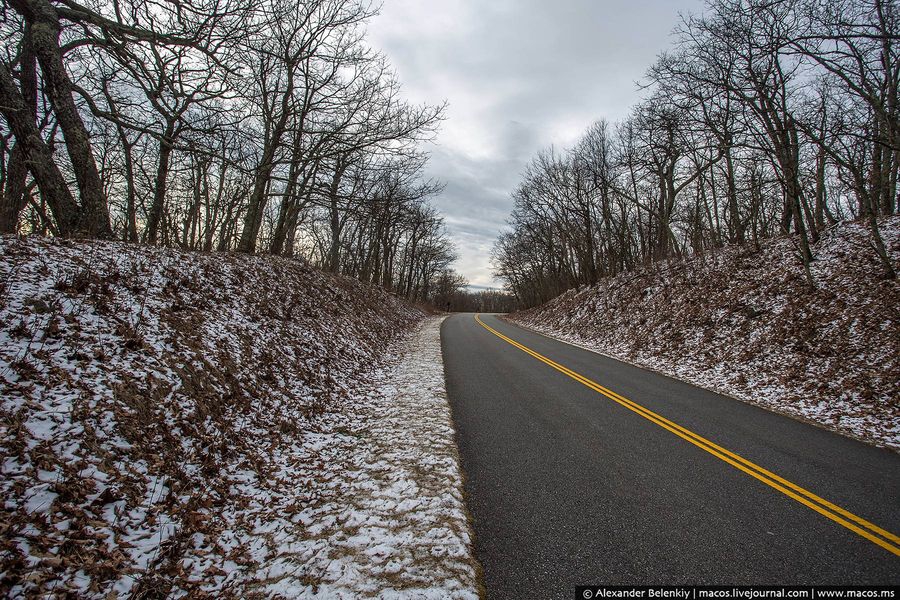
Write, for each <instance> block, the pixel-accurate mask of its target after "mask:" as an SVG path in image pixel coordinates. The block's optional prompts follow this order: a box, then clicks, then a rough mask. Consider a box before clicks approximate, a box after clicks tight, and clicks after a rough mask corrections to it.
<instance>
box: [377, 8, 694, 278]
mask: <svg viewBox="0 0 900 600" xmlns="http://www.w3.org/2000/svg"><path fill="white" fill-rule="evenodd" d="M383 1H384V4H383V7H382V10H381V14H380V15H379V16H377V17H376V18H375V19H374V20H373V21H372V22H371V24H370V26H369V41H370V43H371V44H372V45H373V46H374V47H376V48H378V49H380V50H381V51H383V52H384V53H385V54H386V55H387V56H388V58H389V60H390V62H391V63H392V65H393V66H394V68H395V70H396V71H397V73H398V75H399V79H400V81H401V83H402V85H403V90H404V95H405V96H406V97H407V98H408V99H409V100H411V101H413V102H417V103H421V102H428V103H431V104H436V103H440V102H442V101H444V100H446V101H448V102H449V109H448V112H447V115H446V116H447V119H446V121H445V122H444V123H443V125H442V127H441V131H440V134H439V136H438V138H437V140H436V143H435V144H434V145H432V146H431V147H430V152H431V161H430V163H429V167H428V175H429V176H431V177H434V178H436V179H439V180H441V181H443V182H445V183H446V186H447V187H446V189H445V190H444V192H443V193H442V194H441V195H440V196H439V197H437V198H435V199H434V200H433V203H434V205H435V206H436V207H437V208H438V210H440V211H441V212H442V213H443V215H444V218H445V220H446V223H447V227H448V229H449V231H450V235H451V237H452V239H453V241H454V242H455V244H456V247H457V249H458V251H459V254H460V259H459V261H458V262H457V263H456V265H455V267H456V269H457V270H458V271H459V272H461V273H462V274H463V275H465V276H466V277H467V278H468V279H469V282H470V283H471V284H473V285H479V286H496V287H500V285H501V282H499V281H497V280H495V279H494V278H493V277H492V275H491V269H490V264H489V258H490V250H491V246H492V244H493V242H494V239H495V238H496V236H497V234H498V233H499V232H500V230H501V229H502V228H503V226H504V223H505V221H506V218H507V217H508V215H509V212H510V210H511V209H512V201H511V199H510V192H511V191H512V190H513V189H514V188H515V186H516V183H517V182H518V179H519V176H520V174H521V173H522V170H523V168H524V166H525V165H526V164H527V163H528V161H529V160H530V159H531V157H532V156H534V154H535V153H537V152H538V151H539V150H540V149H541V148H545V147H548V146H550V145H551V144H553V145H556V146H558V147H565V146H568V145H570V144H571V143H573V142H574V141H575V140H576V139H577V138H578V137H579V135H580V134H581V132H583V131H584V130H585V129H586V128H587V126H588V125H589V124H590V123H591V122H593V121H595V120H597V119H600V118H605V119H607V120H610V121H616V120H619V119H621V118H623V117H625V116H626V115H627V114H628V110H629V107H631V106H632V105H633V104H634V103H635V102H637V101H638V99H639V98H640V92H639V90H638V89H637V87H636V85H635V84H636V82H637V81H638V80H640V79H641V78H642V77H643V75H644V73H645V72H646V69H647V68H648V67H649V66H650V64H651V63H652V62H653V60H654V59H655V57H656V55H657V54H658V53H659V52H661V51H662V50H664V49H666V48H667V47H668V46H669V44H670V41H671V36H670V32H671V30H672V28H673V27H674V26H675V25H676V24H677V23H678V21H679V14H680V13H682V14H683V13H691V12H699V11H700V9H701V8H702V4H701V1H700V0H677V1H676V0H383Z"/></svg>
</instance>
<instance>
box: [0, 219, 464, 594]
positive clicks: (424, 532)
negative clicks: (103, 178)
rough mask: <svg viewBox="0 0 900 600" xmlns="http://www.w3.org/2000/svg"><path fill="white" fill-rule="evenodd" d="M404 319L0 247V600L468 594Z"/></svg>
mask: <svg viewBox="0 0 900 600" xmlns="http://www.w3.org/2000/svg"><path fill="white" fill-rule="evenodd" d="M422 318H423V315H422V313H421V312H419V311H418V310H415V309H413V308H411V307H409V306H408V305H406V304H404V303H403V302H401V301H399V300H397V299H396V298H394V297H393V296H391V295H389V294H387V293H385V292H383V291H381V290H379V289H373V288H370V287H367V286H364V285H362V284H360V283H358V282H356V281H353V280H350V279H346V278H341V277H335V276H331V275H327V274H324V273H321V272H319V271H316V270H315V269H312V268H310V267H308V266H307V265H305V264H304V263H302V261H297V260H289V259H281V258H274V257H261V256H241V255H231V254H202V253H185V252H178V251H175V250H171V249H162V248H147V247H141V246H136V245H128V244H119V243H113V242H73V241H66V240H46V239H40V238H26V239H19V238H15V237H11V236H3V237H0V503H2V504H0V593H4V594H6V595H9V596H13V597H15V596H23V595H28V596H48V597H53V596H64V595H66V594H74V595H77V596H79V597H90V598H106V597H115V596H130V595H135V596H141V597H143V596H159V597H164V596H165V597H183V596H186V595H190V596H191V597H196V598H203V597H214V598H228V597H234V598H238V597H240V598H244V597H254V596H256V597H294V596H304V595H306V596H314V595H318V596H319V597H348V598H349V597H365V596H378V595H380V596H383V597H391V596H397V597H400V596H412V597H429V596H431V597H436V596H438V595H440V596H447V595H454V594H455V595H456V596H457V597H472V596H474V595H475V591H474V590H475V575H474V573H475V566H474V563H473V560H472V558H471V552H470V549H469V537H468V536H469V533H468V529H467V526H466V520H465V514H464V512H463V508H462V503H461V497H460V493H461V492H460V484H459V471H458V467H457V464H456V459H455V454H454V453H453V452H454V451H453V446H452V444H453V441H452V431H451V430H450V428H449V420H448V419H447V417H446V413H447V411H448V408H447V403H446V399H445V397H444V396H443V387H442V385H443V384H442V381H443V379H442V377H443V371H442V368H441V363H440V354H439V351H438V350H436V349H437V348H438V347H437V346H435V345H434V344H436V343H437V342H436V341H434V340H435V339H436V335H437V334H436V329H435V327H436V325H435V323H434V322H433V321H430V322H429V323H428V324H427V325H426V326H425V328H424V329H421V330H420V332H419V333H418V334H417V336H418V337H415V338H412V341H410V342H407V341H406V340H408V339H410V338H409V337H408V332H409V331H410V328H414V327H416V324H417V323H419V322H421V320H422ZM429 336H432V337H429ZM406 343H410V344H412V346H410V347H409V348H407V347H406V346H404V344H406ZM429 344H431V345H429ZM435 352H437V354H435ZM404 353H407V354H408V356H409V357H410V358H409V359H408V360H407V361H403V360H401V359H399V358H398V356H399V355H401V354H404ZM389 357H393V358H389ZM423 357H424V358H423ZM413 382H414V383H415V385H411V384H412V383H413ZM410 388H411V389H410ZM442 411H443V412H442ZM410 414H412V415H415V418H411V417H410Z"/></svg>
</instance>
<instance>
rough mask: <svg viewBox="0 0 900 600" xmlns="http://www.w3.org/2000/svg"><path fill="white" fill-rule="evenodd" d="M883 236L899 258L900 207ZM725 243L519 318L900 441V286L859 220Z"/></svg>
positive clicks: (875, 439)
mask: <svg viewBox="0 0 900 600" xmlns="http://www.w3.org/2000/svg"><path fill="white" fill-rule="evenodd" d="M882 236H883V237H884V239H885V244H886V246H887V247H888V250H889V252H890V253H891V256H892V259H893V261H894V265H895V269H898V268H900V217H891V218H889V219H884V221H883V223H882ZM813 251H814V254H815V256H816V261H815V262H814V263H813V264H812V266H811V269H812V274H813V278H814V281H815V283H816V288H815V289H811V288H810V287H809V286H808V285H807V284H806V282H805V279H804V276H803V271H802V265H801V263H800V261H799V258H798V255H797V252H796V248H795V247H794V244H793V241H792V240H791V239H789V238H781V239H777V240H770V241H768V242H766V243H764V244H763V246H762V248H760V249H756V248H754V247H752V246H751V245H750V244H748V245H746V246H740V247H728V248H725V249H723V250H720V251H717V252H716V253H714V254H709V255H706V256H697V257H693V258H691V259H689V260H686V261H672V262H670V263H664V264H656V265H653V266H652V267H651V268H647V269H644V270H641V271H638V272H634V273H623V274H620V275H618V276H616V277H612V278H608V279H605V280H603V281H601V282H600V283H599V284H598V285H596V286H594V287H590V288H583V289H580V290H570V291H569V292H566V293H565V294H563V295H561V296H559V297H558V298H556V299H554V300H552V301H550V302H548V303H547V304H545V305H544V306H541V307H537V308H535V309H531V310H528V311H524V312H522V313H518V314H515V315H512V316H511V317H510V319H511V320H513V321H515V322H517V323H519V324H521V325H525V326H528V327H531V328H533V329H536V330H537V331H540V332H542V333H545V334H547V335H550V336H555V337H558V338H560V339H563V340H566V341H569V342H572V343H575V344H578V345H582V346H585V347H587V348H589V349H592V350H595V351H597V352H600V353H602V354H605V355H608V356H611V357H613V358H617V359H620V360H624V361H627V362H630V363H633V364H636V365H638V366H641V367H646V368H649V369H653V370H655V371H659V372H661V373H664V374H666V375H669V376H672V377H676V378H679V379H681V380H683V381H687V382H689V383H693V384H695V385H699V386H702V387H706V388H709V389H712V390H715V391H718V392H721V393H724V394H727V395H730V396H732V397H735V398H738V399H740V400H743V401H745V402H749V403H753V404H757V405H760V406H763V407H765V408H768V409H770V410H774V411H778V412H781V413H784V414H787V415H791V416H793V417H796V418H800V419H804V420H807V421H810V422H812V423H816V424H818V425H821V426H824V427H828V428H830V429H833V430H835V431H838V432H840V433H843V434H845V435H849V436H852V437H856V438H859V439H863V440H867V441H869V442H871V443H875V444H877V445H881V446H886V447H889V448H893V449H900V282H898V281H897V280H885V279H884V278H883V276H882V270H881V268H880V266H879V264H878V262H877V260H876V257H875V254H874V250H873V249H872V246H871V239H870V233H869V231H868V229H867V227H866V225H865V224H863V223H839V224H837V225H835V226H833V227H831V228H830V229H828V230H827V231H825V232H824V233H823V235H822V239H821V240H820V241H819V243H818V244H816V245H815V246H814V248H813Z"/></svg>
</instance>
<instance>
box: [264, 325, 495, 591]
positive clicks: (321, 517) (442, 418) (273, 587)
mask: <svg viewBox="0 0 900 600" xmlns="http://www.w3.org/2000/svg"><path fill="white" fill-rule="evenodd" d="M442 320H443V319H442V318H438V317H432V318H430V319H428V320H427V321H426V322H425V323H424V324H423V326H422V327H421V328H420V329H419V331H418V332H416V333H415V334H414V336H413V337H412V338H411V340H410V341H409V344H408V346H407V347H406V349H405V353H404V354H403V355H402V356H400V357H398V358H396V359H395V360H394V361H393V364H392V365H391V367H390V368H388V369H385V370H380V371H378V372H376V373H375V374H374V375H373V381H372V384H373V385H372V386H371V387H370V388H369V390H368V391H367V393H366V395H365V396H357V397H356V398H355V399H354V400H352V401H351V402H350V403H349V404H348V405H347V406H345V410H343V411H342V412H341V413H340V416H339V417H338V415H337V414H336V415H335V416H336V417H337V418H336V420H335V422H334V423H332V424H331V426H330V427H329V429H330V430H331V431H332V432H337V433H329V434H323V435H318V436H315V437H314V438H313V439H312V440H311V446H310V448H311V449H313V448H314V451H315V452H317V453H318V455H319V457H320V458H321V459H322V461H323V470H322V472H320V473H319V475H318V478H319V480H320V481H322V482H324V483H325V485H324V487H323V489H322V490H321V494H322V495H321V496H320V497H319V498H318V500H317V502H316V503H315V504H314V505H313V506H311V507H309V508H308V509H306V510H304V511H301V512H300V513H298V514H297V515H295V516H294V517H293V518H292V519H291V520H289V521H288V522H285V523H283V524H278V525H276V526H275V531H277V532H278V534H277V536H278V537H279V538H280V539H279V544H280V551H279V552H278V553H277V554H276V556H275V557H274V559H273V560H271V561H270V562H269V564H268V565H267V566H266V568H265V569H264V570H263V573H264V575H265V576H264V577H261V578H260V580H261V581H263V582H264V584H265V591H266V592H267V593H275V594H279V595H283V596H286V597H305V596H309V595H312V594H313V593H318V594H320V595H321V596H322V597H327V598H364V597H378V598H435V599H438V598H472V599H475V598H478V590H477V566H476V563H475V561H474V559H473V558H472V549H471V542H472V540H471V532H470V529H469V523H468V518H467V513H466V510H465V505H464V503H463V496H462V479H461V476H460V470H459V459H458V456H457V450H456V442H455V441H454V437H453V426H452V423H451V419H450V407H449V404H448V402H447V396H446V391H445V389H444V371H443V362H442V359H441V345H440V324H441V321H442ZM310 575H315V576H316V578H317V582H316V583H315V584H312V585H311V584H310V582H309V577H310Z"/></svg>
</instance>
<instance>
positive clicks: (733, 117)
mask: <svg viewBox="0 0 900 600" xmlns="http://www.w3.org/2000/svg"><path fill="white" fill-rule="evenodd" d="M674 37H675V41H674V44H673V46H672V48H671V49H670V50H669V51H667V52H665V53H663V54H662V55H661V56H660V57H659V58H658V60H657V61H656V63H655V64H653V65H652V66H651V67H650V69H649V71H648V73H647V76H646V86H647V92H648V95H647V98H646V100H645V101H643V102H641V103H640V104H638V105H637V106H635V107H634V108H633V110H632V112H631V115H630V116H629V117H628V118H627V119H626V120H624V121H623V122H621V123H616V124H610V123H607V122H605V121H599V122H597V123H595V124H594V125H593V126H591V127H590V128H589V129H588V130H587V131H586V132H585V133H584V135H583V137H582V138H581V139H580V141H578V142H577V143H576V144H575V145H574V146H573V147H572V148H569V149H565V150H562V151H560V150H556V149H550V150H547V151H544V152H542V153H540V154H539V155H538V156H537V157H536V158H534V159H533V161H532V163H531V164H530V166H529V167H528V168H527V169H526V171H525V173H524V175H523V177H522V180H521V183H520V185H519V187H518V189H516V191H515V192H514V194H513V197H514V200H515V209H514V210H513V213H512V216H511V218H510V220H509V225H510V227H509V230H508V231H506V232H505V233H503V234H502V235H501V237H500V238H499V239H498V241H497V242H496V244H495V247H494V250H493V256H492V262H493V266H494V270H495V274H496V275H497V276H498V277H500V278H502V279H504V280H505V281H506V282H507V285H508V289H509V290H510V291H511V292H513V293H514V295H515V296H516V298H517V299H518V300H519V301H520V302H521V303H522V304H524V305H526V306H535V305H538V304H541V303H543V302H546V301H547V300H549V299H551V298H553V297H555V296H557V295H559V294H560V293H562V292H563V291H565V290H567V289H570V288H573V287H577V286H581V285H591V284H594V283H596V282H597V281H598V280H599V279H600V278H602V277H606V276H610V275H615V274H617V273H620V272H623V271H630V270H632V269H635V268H636V267H638V266H640V265H646V264H650V263H652V262H654V261H658V260H665V259H669V258H673V257H682V256H684V255H687V254H691V253H703V252H708V251H710V250H713V249H716V248H719V247H722V246H724V245H726V244H742V243H749V242H752V243H753V244H756V245H757V246H758V244H759V241H760V240H761V239H763V238H770V237H774V236H778V235H783V234H786V233H792V234H793V239H794V240H795V241H796V258H797V260H798V261H800V262H802V265H803V266H804V271H805V273H806V278H807V283H808V284H809V285H812V286H814V285H815V281H814V278H813V276H812V272H811V270H810V263H811V262H812V261H814V260H815V259H816V257H815V256H814V254H813V252H812V250H811V244H812V243H815V242H816V241H817V240H818V239H819V236H820V233H821V232H822V231H823V230H824V229H825V228H827V227H829V226H830V225H831V224H834V223H836V222H837V221H840V220H847V219H864V220H865V222H866V223H867V226H868V227H869V231H870V234H871V240H870V244H871V252H872V253H873V254H874V255H875V256H877V258H878V260H879V261H880V264H881V270H882V272H883V273H884V276H885V277H887V278H895V277H896V265H894V264H892V261H891V260H890V258H889V254H888V252H887V251H886V248H885V245H884V242H883V240H882V236H881V235H880V232H879V226H878V220H879V217H881V216H884V215H891V214H894V213H895V212H896V211H897V207H898V187H897V178H898V171H900V97H898V86H900V9H898V4H897V2H894V1H892V0H837V1H835V0H776V1H774V2H773V1H771V0H708V2H707V6H706V10H705V11H704V14H702V15H700V16H688V17H685V18H684V19H683V22H682V23H681V25H680V26H678V27H677V28H676V30H675V32H674Z"/></svg>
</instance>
